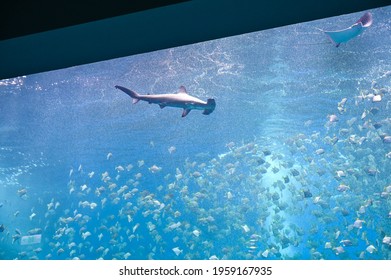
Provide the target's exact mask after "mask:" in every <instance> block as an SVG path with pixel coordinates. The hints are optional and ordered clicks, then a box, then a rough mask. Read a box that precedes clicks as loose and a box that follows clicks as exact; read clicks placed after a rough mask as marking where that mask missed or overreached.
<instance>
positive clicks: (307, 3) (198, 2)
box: [0, 0, 391, 79]
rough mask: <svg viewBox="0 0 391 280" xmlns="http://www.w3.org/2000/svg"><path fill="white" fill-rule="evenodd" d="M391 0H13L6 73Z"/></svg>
mask: <svg viewBox="0 0 391 280" xmlns="http://www.w3.org/2000/svg"><path fill="white" fill-rule="evenodd" d="M390 4H391V0H355V1H343V0H328V1H313V0H296V1H289V0H273V1H262V0H189V1H179V0H155V1H151V0H149V1H146V0H144V1H142V0H79V1H76V0H52V1H47V0H44V1H43V0H35V1H32V0H23V1H21V0H7V1H6V2H5V3H2V6H1V9H0V63H1V65H2V66H1V67H0V79H3V78H11V77H16V76H20V75H27V74H32V73H38V72H42V71H49V70H54V69H60V68H65V67H70V66H74V65H80V64H85V63H91V62H96V61H100V60H106V59H110V58H116V57H123V56H128V55H132V54H137V53H143V52H149V51H154V50H158V49H164V48H170V47H175V46H180V45H186V44H191V43H196V42H201V41H206V40H212V39H216V38H221V37H226V36H232V35H237V34H242V33H247V32H253V31H258V30H263V29H268V28H273V27H278V26H283V25H289V24H294V23H298V22H304V21H311V20H316V19H319V18H325V17H331V16H336V15H341V14H347V13H353V12H358V11H364V10H369V9H373V8H377V7H381V6H386V5H390Z"/></svg>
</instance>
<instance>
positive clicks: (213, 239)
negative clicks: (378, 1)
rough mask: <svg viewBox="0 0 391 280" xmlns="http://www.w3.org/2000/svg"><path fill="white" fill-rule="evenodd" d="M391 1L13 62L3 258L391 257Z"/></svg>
mask: <svg viewBox="0 0 391 280" xmlns="http://www.w3.org/2000/svg"><path fill="white" fill-rule="evenodd" d="M390 34H391V6H386V7H382V8H378V9H373V10H369V11H361V12H358V13H353V14H345V15H340V16H337V17H332V18H325V19H321V20H316V21H311V22H303V23H299V24H294V25H289V26H283V27H279V28H274V29H268V30H263V31H259V32H252V33H247V34H243V35H237V36H233V37H227V38H222V39H217V40H213V41H206V42H201V43H196V44H192V45H186V46H180V47H175V48H170V49H164V50H159V51H154V52H149V53H143V54H137V55H132V56H129V57H122V58H117V59H112V60H107V61H101V62H97V63H92V64H87V65H80V66H74V67H70V68H66V69H61V70H55V71H50V72H44V73H38V74H31V75H26V76H20V77H14V78H9V79H4V80H0V112H1V114H0V259H8V260H13V259H23V260H27V259H39V260H67V259H74V260H96V259H105V260H106V259H110V260H111V259H117V260H125V259H127V260H131V259H137V260H147V259H155V260H163V259H169V260H177V259H178V260H209V259H211V260H213V259H219V260H262V259H266V260H289V259H298V260H307V259H310V260H316V259H326V260H330V259H333V260H341V259H348V260H356V259H358V260H359V259H364V260H385V259H387V260H389V259H391V118H390V112H391V52H390V49H391V37H390Z"/></svg>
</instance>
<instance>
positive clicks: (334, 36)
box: [319, 12, 372, 47]
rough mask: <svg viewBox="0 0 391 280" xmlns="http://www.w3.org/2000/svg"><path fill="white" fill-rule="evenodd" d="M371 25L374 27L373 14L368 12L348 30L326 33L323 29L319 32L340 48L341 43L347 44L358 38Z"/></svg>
mask: <svg viewBox="0 0 391 280" xmlns="http://www.w3.org/2000/svg"><path fill="white" fill-rule="evenodd" d="M371 25H372V14H371V13H369V12H366V13H365V14H364V15H363V16H362V17H361V18H360V19H359V20H358V21H356V23H355V24H353V25H352V26H350V27H348V28H346V29H342V30H337V31H325V30H322V29H319V30H321V31H322V32H324V33H325V34H326V35H327V36H328V37H329V39H330V40H331V42H332V43H333V44H334V45H335V46H336V47H339V45H340V44H341V43H346V42H348V41H349V40H351V39H353V38H355V37H357V36H358V35H360V34H361V33H363V32H364V30H365V29H367V28H368V27H370V26H371Z"/></svg>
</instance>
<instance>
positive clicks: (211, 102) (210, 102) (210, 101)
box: [202, 98, 216, 115]
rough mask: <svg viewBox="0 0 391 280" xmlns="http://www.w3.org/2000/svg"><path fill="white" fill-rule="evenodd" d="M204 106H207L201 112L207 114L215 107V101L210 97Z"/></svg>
mask: <svg viewBox="0 0 391 280" xmlns="http://www.w3.org/2000/svg"><path fill="white" fill-rule="evenodd" d="M206 106H207V107H206V109H205V110H204V112H202V113H203V114H204V115H209V114H210V113H212V112H213V111H214V109H215V108H216V101H215V100H214V99H212V98H210V99H208V101H207V104H206Z"/></svg>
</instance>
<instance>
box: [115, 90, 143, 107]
mask: <svg viewBox="0 0 391 280" xmlns="http://www.w3.org/2000/svg"><path fill="white" fill-rule="evenodd" d="M115 88H116V89H120V90H122V91H123V92H125V93H126V94H127V95H129V96H130V97H132V98H133V104H136V103H137V102H139V101H140V99H139V95H138V94H137V93H135V92H134V91H133V90H130V89H128V88H126V87H121V86H115Z"/></svg>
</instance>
